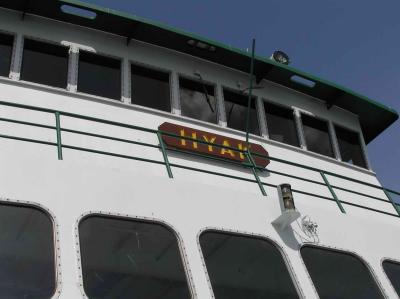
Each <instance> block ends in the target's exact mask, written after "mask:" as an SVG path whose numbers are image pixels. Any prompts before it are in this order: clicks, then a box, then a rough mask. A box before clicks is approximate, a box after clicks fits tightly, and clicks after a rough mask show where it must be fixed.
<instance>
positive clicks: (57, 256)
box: [0, 197, 62, 299]
mask: <svg viewBox="0 0 400 299" xmlns="http://www.w3.org/2000/svg"><path fill="white" fill-rule="evenodd" d="M0 205H9V206H14V207H26V208H31V209H36V210H39V211H41V212H42V213H44V214H45V215H46V216H47V217H48V219H49V220H50V222H51V225H52V227H51V229H52V232H53V249H54V274H55V281H54V286H55V288H54V292H53V295H52V296H51V297H50V299H56V298H58V297H59V295H60V293H61V287H62V286H61V281H62V271H61V250H60V233H59V224H58V222H57V218H56V216H55V214H53V212H52V211H51V210H50V209H48V208H47V207H45V206H44V205H42V204H39V203H37V202H33V201H25V200H16V199H9V198H3V197H0Z"/></svg>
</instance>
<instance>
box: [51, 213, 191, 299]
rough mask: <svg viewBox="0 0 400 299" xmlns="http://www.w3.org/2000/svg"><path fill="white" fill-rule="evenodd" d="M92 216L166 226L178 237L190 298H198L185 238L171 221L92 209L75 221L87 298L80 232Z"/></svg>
mask: <svg viewBox="0 0 400 299" xmlns="http://www.w3.org/2000/svg"><path fill="white" fill-rule="evenodd" d="M90 217H103V218H111V219H122V220H127V221H140V222H145V223H149V224H158V225H161V226H163V227H165V228H166V229H167V230H168V231H170V232H171V233H172V234H173V235H174V237H175V238H176V242H177V245H178V248H179V255H180V258H181V261H182V266H183V269H184V271H185V278H186V281H187V287H188V290H189V293H190V298H191V299H195V298H197V295H196V291H195V287H194V281H193V276H192V272H191V268H190V265H189V260H188V258H187V254H186V248H185V245H184V242H183V238H182V236H181V235H180V233H179V231H178V230H177V229H176V228H175V227H174V226H173V225H172V224H170V223H168V222H166V221H164V220H161V219H156V218H153V217H145V216H135V215H130V214H120V213H112V212H102V211H90V212H86V213H83V214H81V215H80V217H79V218H78V219H77V220H76V223H75V244H76V245H75V246H76V258H77V261H78V274H79V289H80V290H81V293H82V294H83V295H84V297H85V298H89V297H88V296H87V294H86V292H85V289H84V285H83V267H82V254H81V244H80V238H79V237H80V234H79V225H80V224H81V222H82V221H84V220H85V219H86V218H90ZM52 299H53V298H52Z"/></svg>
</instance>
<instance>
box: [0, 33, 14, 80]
mask: <svg viewBox="0 0 400 299" xmlns="http://www.w3.org/2000/svg"><path fill="white" fill-rule="evenodd" d="M13 42H14V37H13V36H12V35H8V34H3V33H0V76H4V77H8V75H9V73H10V66H11V56H12V48H13Z"/></svg>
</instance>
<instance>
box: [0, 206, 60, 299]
mask: <svg viewBox="0 0 400 299" xmlns="http://www.w3.org/2000/svg"><path fill="white" fill-rule="evenodd" d="M54 259H55V255H54V238H53V223H52V221H51V220H50V219H49V217H48V216H47V214H45V213H44V212H42V211H41V210H39V209H36V208H32V207H28V206H14V205H4V204H1V205H0V298H7V299H21V298H29V299H46V298H51V297H52V296H53V294H54V291H55V289H56V274H55V263H54Z"/></svg>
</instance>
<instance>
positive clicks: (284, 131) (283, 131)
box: [264, 102, 300, 146]
mask: <svg viewBox="0 0 400 299" xmlns="http://www.w3.org/2000/svg"><path fill="white" fill-rule="evenodd" d="M264 109H265V117H266V118H267V128H268V135H269V138H270V139H272V140H275V141H279V142H283V143H286V144H290V145H293V146H299V145H300V144H299V138H298V137H297V129H296V123H295V120H294V114H293V110H292V109H289V108H285V107H282V106H279V105H275V104H272V103H269V102H266V103H264Z"/></svg>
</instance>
